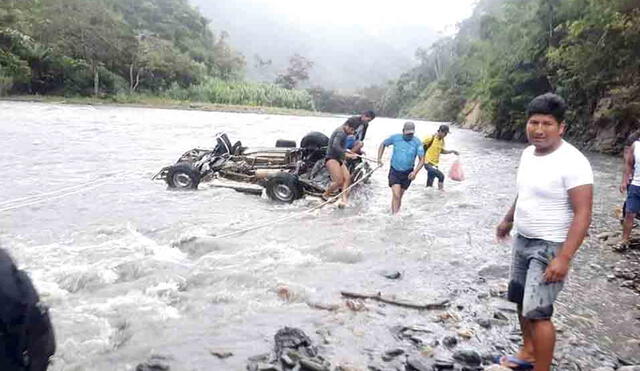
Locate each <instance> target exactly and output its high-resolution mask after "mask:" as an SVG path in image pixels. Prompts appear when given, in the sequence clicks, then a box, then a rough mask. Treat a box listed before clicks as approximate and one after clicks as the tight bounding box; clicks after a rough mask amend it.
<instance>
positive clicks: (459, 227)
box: [0, 102, 638, 371]
mask: <svg viewBox="0 0 640 371" xmlns="http://www.w3.org/2000/svg"><path fill="white" fill-rule="evenodd" d="M0 110H1V111H2V112H3V114H2V118H0V120H1V121H2V122H1V125H0V135H1V136H2V138H3V146H2V147H0V158H2V159H5V161H2V163H0V172H1V173H2V174H3V176H2V179H0V182H2V184H1V185H2V190H3V197H4V198H3V199H2V200H0V205H2V204H3V202H7V204H12V203H9V202H8V201H10V200H15V199H20V198H25V197H30V196H34V195H41V194H44V193H48V192H52V191H56V190H58V189H62V188H65V187H73V186H75V185H78V184H82V183H85V182H90V181H92V180H95V179H101V178H103V177H109V178H110V179H111V181H109V182H108V183H105V184H104V185H100V186H99V187H96V188H94V189H90V190H89V189H86V190H83V191H81V192H78V193H75V194H72V195H69V196H68V197H66V196H65V197H62V198H59V199H55V200H45V201H44V202H40V203H38V204H37V205H29V206H25V207H21V208H18V209H14V210H9V211H6V212H0V245H2V247H4V248H6V249H8V250H9V251H10V253H11V254H12V255H13V256H14V257H15V258H16V260H17V262H18V264H19V265H20V267H21V268H23V269H26V270H27V271H28V272H29V274H30V275H31V277H32V278H33V280H34V282H35V284H36V286H37V288H38V290H39V291H40V293H41V295H42V297H43V300H45V301H46V302H47V304H49V305H50V306H51V308H52V309H51V313H52V317H53V321H54V325H55V329H56V332H57V337H58V343H59V346H58V352H57V355H56V363H55V364H54V365H53V367H52V370H54V371H59V370H65V371H68V370H78V371H80V370H92V371H93V370H96V371H102V370H105V371H106V370H109V371H110V370H133V369H134V368H135V365H136V364H137V363H139V362H141V361H143V360H144V359H146V358H147V356H148V355H149V354H155V353H158V354H164V355H168V356H170V358H171V359H173V360H174V361H173V363H172V369H177V370H182V369H184V370H211V369H220V370H226V369H234V370H235V369H244V367H245V360H246V357H248V356H251V355H254V354H257V353H263V352H267V351H268V350H269V349H270V348H271V346H272V344H271V342H272V339H273V334H274V333H275V332H276V331H277V330H278V328H280V327H281V326H284V325H289V326H297V327H301V328H303V329H304V330H305V331H306V332H307V333H308V334H310V335H312V336H313V337H314V340H317V341H320V339H319V338H318V337H316V336H315V335H317V334H330V335H327V336H329V337H330V338H331V341H330V344H329V345H326V347H325V348H326V352H327V355H328V356H330V357H332V360H333V361H335V362H342V363H348V364H352V365H355V366H357V367H362V368H364V367H365V366H366V365H367V362H368V359H369V354H373V353H375V352H374V351H373V350H380V349H386V348H388V347H395V346H397V343H396V340H395V339H394V338H393V336H391V335H390V332H389V329H390V328H391V327H392V326H394V325H407V324H411V323H417V324H424V322H425V318H427V317H425V314H423V313H417V312H413V311H408V310H406V309H402V308H394V307H391V306H387V307H385V308H384V309H382V308H381V307H378V306H376V305H375V304H372V303H368V302H367V303H366V304H365V305H366V307H367V310H364V311H362V312H357V313H355V312H353V311H351V310H349V309H347V307H346V306H345V302H344V300H343V299H342V298H341V297H340V293H339V292H340V290H346V291H349V290H351V291H361V292H365V293H372V294H373V293H377V292H383V293H385V294H392V295H397V296H398V297H400V298H407V299H410V300H412V301H416V302H422V301H424V302H429V301H434V300H437V299H441V298H451V299H452V300H454V301H456V303H459V304H461V305H464V307H465V308H469V310H470V311H474V313H475V312H477V313H483V312H491V305H494V303H493V301H491V302H489V303H485V302H481V301H479V299H478V293H479V292H480V291H481V290H485V289H486V287H485V286H482V285H481V284H480V283H478V280H477V278H478V277H477V274H478V270H479V269H480V268H481V267H486V266H489V265H491V264H497V263H505V262H508V259H509V248H508V247H506V246H499V245H496V244H495V243H494V242H493V235H494V227H495V223H496V222H497V221H498V220H499V219H500V218H501V217H502V215H503V213H504V211H505V210H506V209H507V208H508V207H509V206H510V204H511V203H512V202H513V192H514V182H513V180H514V177H515V167H516V165H517V160H518V158H519V155H520V151H521V150H522V146H520V145H517V144H513V143H505V142H496V141H493V140H490V139H486V138H483V137H482V136H480V135H479V134H476V133H471V132H468V131H465V130H459V129H455V128H454V130H453V132H452V134H451V136H450V137H447V146H448V147H449V148H453V149H457V150H460V151H461V152H462V153H463V159H462V161H463V166H464V171H465V175H466V177H467V179H466V180H465V181H464V182H462V183H455V182H450V181H447V182H446V185H445V187H446V192H444V193H441V192H438V191H437V190H434V189H426V188H425V187H424V185H425V182H426V173H425V172H424V171H422V172H421V173H420V174H419V175H418V178H417V179H416V180H415V181H414V183H413V185H412V187H411V188H410V189H409V191H408V192H407V193H406V195H405V198H404V199H403V206H402V211H401V213H400V214H399V215H397V216H391V215H389V207H390V191H389V188H388V186H387V172H388V166H385V167H384V168H382V169H380V170H378V171H377V172H376V173H374V174H373V176H372V178H371V181H370V184H369V185H367V186H366V188H363V189H362V190H359V191H357V192H355V193H354V194H353V197H352V199H351V204H350V206H349V207H348V208H346V209H345V210H339V209H337V208H336V207H335V206H333V205H331V206H328V207H325V208H322V209H320V210H316V211H314V212H312V213H308V214H304V215H299V216H296V217H295V218H292V219H290V220H287V221H286V222H283V223H278V224H276V225H273V226H269V227H267V228H263V229H259V230H255V231H251V232H248V233H244V234H240V235H236V236H233V237H232V238H222V239H219V238H215V237H214V236H215V235H221V234H224V233H228V232H231V231H237V230H241V229H243V228H247V227H251V226H253V225H256V224H260V223H264V222H268V221H273V220H276V219H279V218H282V217H286V216H290V215H297V213H299V212H301V211H305V210H308V209H309V208H311V207H313V206H315V205H317V204H318V203H319V202H320V201H318V200H317V199H313V198H306V199H302V200H298V201H296V202H294V203H293V204H291V205H275V204H273V203H272V202H270V201H269V200H267V199H266V198H265V197H264V196H263V197H254V196H249V195H245V194H241V193H237V192H234V191H232V190H229V189H219V188H215V187H213V186H211V185H203V186H202V187H201V189H200V190H199V191H197V192H171V191H168V190H167V189H166V187H165V185H164V184H162V183H154V182H151V181H150V180H149V179H150V178H151V176H153V175H154V174H155V173H156V172H157V171H158V170H159V169H160V168H162V167H163V166H166V165H168V164H171V163H173V162H174V161H175V160H176V159H177V158H178V157H179V155H180V154H182V153H183V152H185V151H186V150H188V149H191V148H194V147H201V148H209V147H211V146H212V143H213V135H214V133H216V132H218V131H227V132H228V133H229V136H230V138H231V140H232V141H235V140H242V142H243V144H244V145H249V146H271V145H273V143H275V141H276V139H279V138H284V139H295V140H300V138H302V136H303V135H304V134H306V133H307V132H309V131H322V132H325V133H330V132H331V131H332V130H333V129H334V128H335V127H337V126H338V125H340V124H341V123H342V122H343V121H344V118H338V117H322V118H320V117H304V118H300V117H291V116H270V115H259V114H234V113H219V112H197V111H176V110H153V109H139V108H114V107H97V108H94V107H87V106H68V105H49V104H27V103H12V102H0ZM437 125H438V124H437V123H428V122H417V130H418V134H419V135H420V136H422V135H426V134H431V133H432V132H434V131H435V129H436V128H437ZM401 126H402V121H401V120H391V119H385V118H377V119H376V120H375V121H374V122H373V123H372V126H371V127H370V129H369V132H368V137H367V145H366V148H365V150H366V151H367V152H368V153H369V155H371V154H374V153H375V151H376V149H377V146H378V145H379V143H380V142H381V141H382V140H383V139H384V138H385V137H386V136H388V135H390V134H392V133H395V132H397V131H398V130H399V129H400V128H401ZM389 154H390V150H387V153H386V155H385V156H389ZM591 158H592V163H593V164H594V168H595V170H596V171H595V175H596V181H597V182H601V183H602V184H607V182H609V181H610V179H611V178H612V177H613V176H614V174H617V172H618V170H619V167H618V163H619V161H618V160H617V159H612V158H609V157H606V156H591ZM452 162H453V157H452V156H443V158H442V164H441V168H442V169H443V170H445V173H446V170H448V168H449V165H450V164H451V163H452ZM385 163H388V157H386V158H385ZM615 177H616V178H617V175H615ZM610 191H611V190H610V189H609V188H607V186H602V187H600V186H597V188H596V192H597V196H596V200H597V201H596V204H595V207H596V216H597V215H601V216H602V215H605V214H607V213H609V209H608V208H609V207H610V204H611V203H617V201H618V200H617V198H615V197H613V196H611V192H610ZM607 215H608V214H607ZM596 219H597V218H596ZM597 220H605V219H602V218H601V219H597ZM599 223H605V222H599ZM594 256H595V258H594ZM576 259H577V263H576V265H575V270H576V271H577V272H576V274H575V277H574V278H575V279H573V280H571V282H570V283H569V284H568V287H567V289H566V293H564V294H563V295H564V297H563V300H564V304H563V305H562V306H561V307H560V308H559V315H560V318H561V319H562V321H567V323H569V324H571V325H573V326H574V327H575V329H573V328H572V331H585V333H589V331H593V329H594V327H595V328H597V329H598V330H599V331H606V332H607V336H608V337H610V338H611V339H614V340H602V342H604V343H606V342H607V341H610V342H611V343H612V344H616V342H618V341H623V339H626V338H628V337H629V336H637V333H636V332H634V330H633V326H630V325H629V324H628V323H626V322H624V320H621V321H620V323H613V322H615V321H616V320H615V319H611V320H609V319H608V317H607V315H606V313H611V312H615V311H616V310H620V308H626V307H627V306H632V305H633V304H634V303H637V302H638V299H637V298H635V297H634V296H632V295H631V294H630V293H626V292H622V293H620V292H617V291H616V292H615V294H614V291H611V292H609V291H608V290H609V289H611V287H609V285H611V284H610V283H608V282H607V281H606V280H604V279H602V277H599V276H595V277H594V276H593V274H592V273H589V272H586V271H582V270H581V266H582V265H584V266H588V264H584V262H587V261H588V260H589V259H601V260H606V259H611V258H610V257H609V256H608V255H605V254H604V253H602V252H601V251H598V250H596V249H591V250H589V249H586V248H585V249H583V250H582V251H581V252H580V254H579V256H578V257H577V258H576ZM505 264H507V263H505ZM388 271H399V272H401V273H402V275H401V278H400V279H398V280H389V279H387V278H385V277H384V276H383V274H382V272H388ZM489 283H490V284H491V285H493V284H498V283H500V282H499V281H498V280H496V281H495V282H493V281H492V282H489ZM593 290H596V292H594V291H593ZM573 298H579V300H575V301H574V300H573ZM607 298H608V300H607ZM603 301H604V302H610V303H612V304H611V305H612V306H607V307H606V308H605V307H603V306H602V302H603ZM307 303H318V304H322V305H328V306H335V308H338V309H336V310H333V311H330V312H329V311H326V310H318V309H314V308H312V306H310V305H308V304H307ZM585 306H586V307H588V310H585V309H584V308H583V307H585ZM572 313H580V314H581V315H582V317H584V318H587V319H589V320H588V321H585V320H576V322H575V324H574V323H573V322H571V321H572V319H571V318H572V317H571V314H572ZM598 315H601V316H600V317H599V318H600V322H598V323H594V321H595V320H593V319H594V318H597V317H598ZM467 320H468V321H471V322H473V319H472V318H467V319H465V321H467ZM465 323H466V322H465ZM466 325H469V323H466ZM507 330H508V329H507ZM433 331H434V333H435V335H434V336H436V337H441V336H443V335H444V333H443V332H442V330H441V327H439V325H438V327H437V328H434V329H433ZM505 331H506V330H503V329H493V330H492V332H491V333H490V334H489V335H487V336H488V337H490V338H491V339H493V340H495V341H499V340H501V339H503V338H505V336H506V335H505ZM318 336H320V335H318ZM592 338H593V339H592V340H593V341H595V342H598V341H601V339H607V337H606V336H601V337H596V336H593V337H592ZM468 345H469V346H472V347H478V349H481V348H482V347H483V346H484V345H483V344H481V343H480V342H479V341H476V340H473V339H472V340H470V343H469V344H468ZM211 347H225V348H231V349H233V352H234V353H235V354H236V356H234V357H232V358H230V359H227V360H225V361H219V360H216V359H213V357H211V355H210V354H209V350H210V348H211Z"/></svg>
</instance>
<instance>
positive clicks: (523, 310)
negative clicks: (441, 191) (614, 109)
mask: <svg viewBox="0 0 640 371" xmlns="http://www.w3.org/2000/svg"><path fill="white" fill-rule="evenodd" d="M565 111H566V104H565V102H564V100H563V99H562V98H560V97H559V96H557V95H555V94H544V95H541V96H539V97H536V98H535V99H534V100H532V101H531V103H529V106H528V108H527V117H528V121H527V126H526V132H527V137H528V139H529V142H530V143H531V144H532V145H531V146H529V147H527V148H526V149H525V150H524V152H523V153H522V157H521V158H520V166H519V168H518V176H517V191H518V193H517V195H516V200H515V202H514V203H513V206H511V208H510V209H509V212H507V214H506V216H505V217H504V219H503V220H502V222H501V223H500V224H499V225H498V227H497V231H496V237H497V238H498V240H500V241H502V240H505V239H506V238H507V237H508V235H509V232H510V231H511V228H512V226H513V223H514V221H515V225H516V232H517V235H516V238H515V240H514V241H513V255H512V256H513V261H512V263H511V275H510V276H511V277H510V282H509V291H508V299H509V301H512V302H515V303H517V304H518V315H519V318H520V327H521V329H522V337H523V340H524V345H523V347H522V348H521V349H520V351H519V352H518V354H517V355H515V356H505V357H502V358H501V359H500V360H499V362H500V363H501V364H502V365H503V366H506V367H510V368H514V369H533V370H534V371H548V370H549V368H550V366H551V361H552V359H553V349H554V346H555V340H556V332H555V328H554V326H553V323H552V322H551V316H552V314H553V302H554V301H555V299H556V297H557V295H558V293H559V292H560V290H561V289H562V285H563V282H564V279H565V277H566V276H567V273H568V271H569V264H570V262H571V259H572V258H573V256H574V254H575V253H576V251H577V250H578V248H579V247H580V245H581V244H582V241H583V239H584V237H585V235H586V233H587V229H588V228H589V224H590V223H591V205H592V202H593V200H592V198H593V173H592V171H591V165H590V164H589V161H588V160H587V158H586V157H585V156H584V155H583V154H582V153H580V151H578V150H577V149H576V148H575V147H574V146H572V145H571V144H569V143H567V142H565V141H564V140H563V139H562V135H563V134H564V130H565V124H564V115H565Z"/></svg>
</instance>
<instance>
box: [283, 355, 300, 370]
mask: <svg viewBox="0 0 640 371" xmlns="http://www.w3.org/2000/svg"><path fill="white" fill-rule="evenodd" d="M280 360H281V361H282V363H283V364H284V365H285V366H288V367H291V368H293V367H294V366H295V365H296V364H297V363H298V362H297V360H294V359H293V358H291V356H289V355H288V354H283V355H282V356H280Z"/></svg>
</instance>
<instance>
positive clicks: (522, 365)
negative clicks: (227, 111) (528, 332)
mask: <svg viewBox="0 0 640 371" xmlns="http://www.w3.org/2000/svg"><path fill="white" fill-rule="evenodd" d="M493 361H494V362H495V363H497V364H499V365H501V366H503V367H507V368H510V369H512V370H533V362H529V361H525V360H522V359H520V358H518V357H516V356H503V357H496V358H494V360H493Z"/></svg>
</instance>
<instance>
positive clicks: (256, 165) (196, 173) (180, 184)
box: [152, 132, 371, 203]
mask: <svg viewBox="0 0 640 371" xmlns="http://www.w3.org/2000/svg"><path fill="white" fill-rule="evenodd" d="M215 139H216V145H215V147H214V148H213V149H211V150H207V149H200V148H194V149H192V150H189V151H187V152H185V153H184V154H183V155H182V156H180V158H179V159H178V161H176V163H175V164H174V165H171V166H167V167H164V168H163V169H162V170H160V171H159V172H158V173H157V174H156V175H155V176H154V177H153V178H152V179H154V180H164V181H165V182H166V183H167V185H168V187H169V188H172V189H197V188H198V185H199V184H200V183H202V182H208V181H211V180H214V179H218V180H224V181H230V182H226V183H225V184H223V185H219V186H222V187H228V188H233V189H236V190H237V191H241V192H248V193H257V194H261V193H262V189H264V190H265V191H266V194H267V196H268V197H269V198H270V199H272V200H274V201H277V202H283V203H291V202H293V201H294V200H297V199H299V198H302V197H303V196H304V195H312V196H320V195H321V194H322V193H323V192H324V191H325V190H326V188H327V187H328V185H329V183H330V178H329V174H328V172H327V170H326V168H325V166H324V157H325V155H326V151H327V145H328V143H329V138H328V137H327V136H326V135H324V134H322V133H320V132H311V133H309V134H307V135H305V136H304V137H303V138H302V140H301V141H300V146H297V143H296V142H295V141H292V140H283V139H279V140H278V141H276V145H275V147H270V148H248V147H244V146H243V145H242V143H241V142H240V141H237V142H235V144H231V141H230V140H229V138H228V136H227V135H226V134H224V133H219V134H217V135H216V137H215ZM347 167H348V168H349V171H350V173H351V179H352V181H353V182H358V181H360V180H362V181H363V182H364V180H366V179H365V178H366V177H368V176H369V175H370V174H371V168H370V166H369V164H368V163H367V161H365V160H363V159H356V160H350V161H347ZM242 183H244V184H250V185H252V187H247V186H243V185H242Z"/></svg>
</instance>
